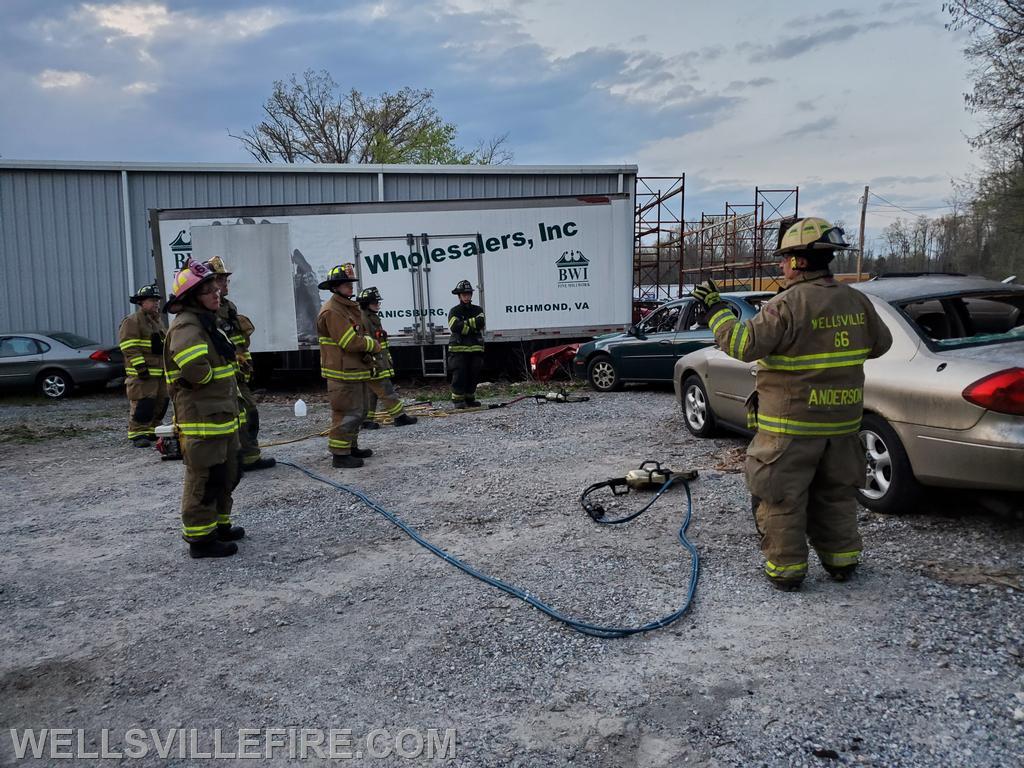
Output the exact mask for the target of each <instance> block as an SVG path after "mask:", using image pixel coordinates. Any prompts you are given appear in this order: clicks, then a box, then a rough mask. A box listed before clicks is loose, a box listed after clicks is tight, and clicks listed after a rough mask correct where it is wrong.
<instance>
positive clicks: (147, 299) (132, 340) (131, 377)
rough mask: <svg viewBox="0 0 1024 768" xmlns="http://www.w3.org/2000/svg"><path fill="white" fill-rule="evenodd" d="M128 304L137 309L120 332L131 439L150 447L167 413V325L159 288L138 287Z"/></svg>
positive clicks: (124, 321) (135, 442) (134, 442)
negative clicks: (165, 361)
mask: <svg viewBox="0 0 1024 768" xmlns="http://www.w3.org/2000/svg"><path fill="white" fill-rule="evenodd" d="M128 301H130V302H131V303H132V304H134V305H135V306H136V307H137V309H136V311H135V312H132V314H130V315H128V317H126V318H124V320H122V321H121V325H120V327H119V328H118V329H117V345H118V346H119V347H120V348H121V352H123V353H124V373H125V391H126V392H127V394H128V402H129V414H128V439H129V440H131V441H132V443H133V444H134V445H135V446H136V447H139V448H147V447H149V446H151V445H152V444H153V442H154V441H155V440H156V432H155V430H156V428H157V427H158V426H160V422H162V421H163V419H164V414H166V413H167V404H168V399H167V384H166V382H165V381H164V358H163V351H164V337H165V336H166V335H167V326H165V325H164V320H163V317H161V315H160V290H159V288H158V287H157V286H156V285H145V286H143V287H142V288H139V290H138V291H137V292H136V293H135V295H134V296H131V297H129V299H128Z"/></svg>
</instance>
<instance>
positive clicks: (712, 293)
mask: <svg viewBox="0 0 1024 768" xmlns="http://www.w3.org/2000/svg"><path fill="white" fill-rule="evenodd" d="M693 298H695V299H696V300H697V301H699V302H700V303H701V304H703V305H704V306H705V307H712V306H714V305H715V304H717V303H718V302H720V301H721V300H722V297H721V295H720V294H719V290H718V283H716V282H715V281H714V280H705V281H704V282H703V283H698V284H697V285H695V286H694V287H693Z"/></svg>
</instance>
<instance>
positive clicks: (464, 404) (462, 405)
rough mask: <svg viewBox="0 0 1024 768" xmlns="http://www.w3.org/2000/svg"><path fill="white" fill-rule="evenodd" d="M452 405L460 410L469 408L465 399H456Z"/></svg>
mask: <svg viewBox="0 0 1024 768" xmlns="http://www.w3.org/2000/svg"><path fill="white" fill-rule="evenodd" d="M454 405H455V407H456V408H457V409H458V410H460V411H461V410H463V409H465V408H469V404H468V403H467V402H466V401H465V400H456V401H455V403H454Z"/></svg>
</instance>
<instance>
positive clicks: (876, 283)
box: [850, 275, 1024, 303]
mask: <svg viewBox="0 0 1024 768" xmlns="http://www.w3.org/2000/svg"><path fill="white" fill-rule="evenodd" d="M850 286H851V287H852V288H856V289H857V290H859V291H864V293H869V294H871V295H872V296H877V297H878V298H880V299H882V300H884V301H888V302H890V303H892V302H898V301H908V300H912V299H924V298H931V297H935V296H948V295H951V294H958V293H1016V292H1020V293H1024V285H1015V284H1013V283H1000V282H999V281H998V280H989V279H988V278H985V277H977V276H973V275H963V276H961V275H921V276H920V277H882V278H875V279H874V280H868V281H867V282H865V283H850Z"/></svg>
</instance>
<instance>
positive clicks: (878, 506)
mask: <svg viewBox="0 0 1024 768" xmlns="http://www.w3.org/2000/svg"><path fill="white" fill-rule="evenodd" d="M860 442H861V445H863V446H864V453H865V455H866V457H867V483H866V487H864V488H858V489H857V497H858V499H859V500H860V503H861V504H863V505H864V506H865V507H867V508H868V509H870V510H872V511H873V512H880V513H882V514H884V515H900V514H904V513H906V512H912V511H913V510H914V509H915V507H916V505H917V503H918V501H919V500H920V498H921V485H920V484H919V483H918V482H917V479H916V478H915V477H914V470H913V468H912V467H911V466H910V459H909V458H908V457H907V452H906V451H905V450H904V448H903V443H902V442H900V438H899V435H897V434H896V431H895V430H894V429H893V428H892V427H890V426H889V424H888V422H886V420H885V419H883V418H881V417H879V416H876V415H875V414H873V413H867V414H864V419H863V421H862V422H861V425H860Z"/></svg>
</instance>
